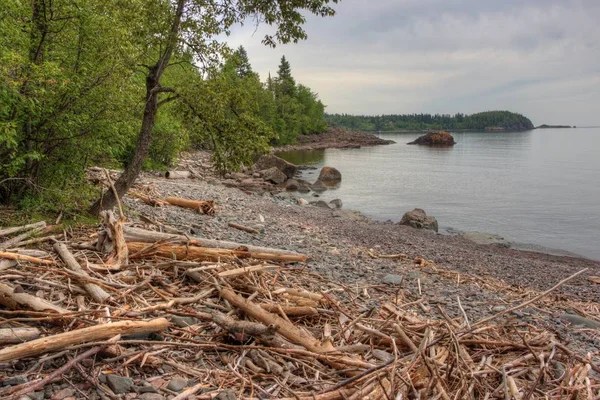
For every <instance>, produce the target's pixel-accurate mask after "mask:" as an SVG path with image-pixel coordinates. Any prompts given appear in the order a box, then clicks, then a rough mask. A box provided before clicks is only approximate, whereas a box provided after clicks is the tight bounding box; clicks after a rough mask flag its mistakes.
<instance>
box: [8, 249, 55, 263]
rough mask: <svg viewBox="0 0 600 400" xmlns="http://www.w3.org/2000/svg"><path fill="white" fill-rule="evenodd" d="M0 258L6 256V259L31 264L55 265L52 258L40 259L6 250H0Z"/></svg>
mask: <svg viewBox="0 0 600 400" xmlns="http://www.w3.org/2000/svg"><path fill="white" fill-rule="evenodd" d="M0 258H6V259H8V260H15V261H27V262H30V263H32V264H41V265H56V262H54V261H52V260H42V259H41V258H37V257H32V256H28V255H26V254H20V253H11V252H7V251H0Z"/></svg>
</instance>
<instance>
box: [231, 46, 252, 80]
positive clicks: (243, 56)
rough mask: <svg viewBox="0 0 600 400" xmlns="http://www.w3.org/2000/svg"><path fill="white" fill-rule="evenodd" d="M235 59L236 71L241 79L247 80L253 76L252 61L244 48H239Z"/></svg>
mask: <svg viewBox="0 0 600 400" xmlns="http://www.w3.org/2000/svg"><path fill="white" fill-rule="evenodd" d="M234 57H235V63H236V68H235V70H236V72H237V74H238V76H239V77H240V78H247V77H249V76H250V75H252V74H253V71H252V66H251V65H250V60H248V53H246V49H245V48H244V46H240V47H238V48H237V50H236V51H235V53H234Z"/></svg>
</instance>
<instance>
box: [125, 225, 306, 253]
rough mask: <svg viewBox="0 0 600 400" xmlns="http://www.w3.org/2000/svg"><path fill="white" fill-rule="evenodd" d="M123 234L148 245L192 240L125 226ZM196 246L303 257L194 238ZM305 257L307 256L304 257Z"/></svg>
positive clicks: (232, 243)
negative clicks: (242, 249)
mask: <svg viewBox="0 0 600 400" xmlns="http://www.w3.org/2000/svg"><path fill="white" fill-rule="evenodd" d="M123 232H124V234H125V240H127V241H128V242H146V243H155V242H161V241H164V242H167V241H169V242H179V243H188V242H189V241H190V238H189V237H187V236H184V235H173V234H170V233H162V232H154V231H149V230H146V229H140V228H133V227H130V226H126V225H125V226H123ZM191 239H192V240H193V241H194V244H195V245H196V246H200V247H208V248H218V249H229V250H236V249H239V248H244V249H247V250H248V251H249V252H256V253H271V254H280V255H293V256H303V255H302V254H300V253H296V252H295V251H289V250H281V249H275V248H271V247H261V246H252V245H249V244H243V243H237V242H229V241H226V240H214V239H203V238H199V237H195V236H194V237H192V238H191ZM303 257H305V256H303Z"/></svg>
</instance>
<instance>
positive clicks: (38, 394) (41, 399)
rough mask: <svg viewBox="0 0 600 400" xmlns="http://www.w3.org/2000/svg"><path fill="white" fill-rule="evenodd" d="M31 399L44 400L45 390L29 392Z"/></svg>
mask: <svg viewBox="0 0 600 400" xmlns="http://www.w3.org/2000/svg"><path fill="white" fill-rule="evenodd" d="M28 396H29V398H30V399H31V400H44V396H45V394H44V392H33V393H29V394H28Z"/></svg>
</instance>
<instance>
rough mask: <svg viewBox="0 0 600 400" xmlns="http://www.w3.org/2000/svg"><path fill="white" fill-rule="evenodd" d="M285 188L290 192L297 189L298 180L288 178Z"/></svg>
mask: <svg viewBox="0 0 600 400" xmlns="http://www.w3.org/2000/svg"><path fill="white" fill-rule="evenodd" d="M285 190H288V191H290V192H293V191H295V190H298V181H297V180H295V179H290V180H288V181H287V182H286V184H285Z"/></svg>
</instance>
